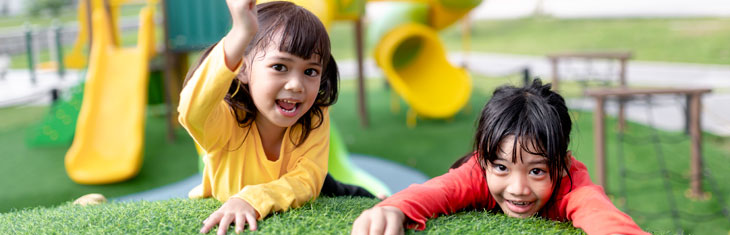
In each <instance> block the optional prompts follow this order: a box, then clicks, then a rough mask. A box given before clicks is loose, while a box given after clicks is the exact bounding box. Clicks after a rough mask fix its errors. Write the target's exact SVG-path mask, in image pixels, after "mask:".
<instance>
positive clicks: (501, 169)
mask: <svg viewBox="0 0 730 235" xmlns="http://www.w3.org/2000/svg"><path fill="white" fill-rule="evenodd" d="M494 169H495V170H497V171H500V172H504V171H507V167H506V166H504V165H502V164H494Z"/></svg>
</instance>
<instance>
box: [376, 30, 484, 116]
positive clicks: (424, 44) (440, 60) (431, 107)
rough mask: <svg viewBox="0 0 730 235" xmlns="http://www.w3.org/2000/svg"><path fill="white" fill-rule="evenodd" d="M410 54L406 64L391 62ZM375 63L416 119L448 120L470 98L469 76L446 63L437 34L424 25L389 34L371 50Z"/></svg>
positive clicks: (444, 53)
mask: <svg viewBox="0 0 730 235" xmlns="http://www.w3.org/2000/svg"><path fill="white" fill-rule="evenodd" d="M412 53H413V55H412V56H409V57H410V58H409V59H408V61H407V63H403V62H402V61H395V60H394V58H402V57H403V54H412ZM401 60H402V59H401ZM375 61H376V62H377V63H378V66H379V67H380V68H381V69H382V70H383V73H384V74H385V77H386V78H387V79H388V82H389V83H390V84H391V86H392V87H393V89H394V90H395V91H396V92H397V93H398V94H400V95H401V96H402V97H403V99H404V100H405V101H406V102H407V103H408V104H409V105H410V106H411V108H412V109H413V111H415V112H416V114H418V115H419V116H423V117H429V118H449V117H451V116H453V115H454V114H456V113H457V112H458V111H459V110H461V108H462V107H464V105H466V103H467V101H468V100H469V96H470V95H471V88H472V87H471V78H470V76H469V74H468V73H467V72H466V71H465V70H464V69H461V68H457V67H454V66H452V65H451V64H450V63H449V61H448V60H446V52H445V51H444V48H443V46H442V43H441V41H440V40H439V38H438V34H437V33H436V31H434V30H433V29H432V28H429V27H426V26H425V25H422V24H418V23H408V24H403V25H400V26H398V27H396V28H394V29H392V30H390V31H389V32H388V33H387V34H385V35H384V36H383V37H382V38H381V39H380V42H379V43H378V44H377V45H376V47H375Z"/></svg>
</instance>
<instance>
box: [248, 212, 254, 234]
mask: <svg viewBox="0 0 730 235" xmlns="http://www.w3.org/2000/svg"><path fill="white" fill-rule="evenodd" d="M246 221H248V229H249V230H251V231H256V216H254V215H252V214H251V213H246Z"/></svg>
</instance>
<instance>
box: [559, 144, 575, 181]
mask: <svg viewBox="0 0 730 235" xmlns="http://www.w3.org/2000/svg"><path fill="white" fill-rule="evenodd" d="M565 165H566V166H567V167H568V169H570V166H572V165H573V151H570V150H568V152H567V153H566V154H565ZM566 175H568V172H566V171H565V170H562V171H561V172H560V177H563V176H566Z"/></svg>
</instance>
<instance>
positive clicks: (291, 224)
mask: <svg viewBox="0 0 730 235" xmlns="http://www.w3.org/2000/svg"><path fill="white" fill-rule="evenodd" d="M377 202H378V200H376V199H367V198H348V197H339V198H328V197H323V198H319V199H317V200H315V201H314V202H311V203H308V204H305V205H304V206H302V207H301V208H298V209H292V210H289V211H287V212H284V213H274V214H273V215H271V216H269V217H267V218H266V219H264V220H263V221H259V224H258V231H256V232H254V233H255V234H259V233H260V234H347V233H349V232H350V230H351V229H352V223H353V221H355V218H357V216H359V215H360V213H361V212H362V211H363V210H365V209H367V208H370V207H372V206H373V205H375V204H376V203H377ZM220 205H221V203H220V202H218V201H216V200H214V199H204V200H190V199H171V200H165V201H156V202H147V201H140V202H128V203H116V202H112V203H106V204H101V205H95V206H86V207H83V206H78V205H72V204H70V203H67V204H64V205H61V206H58V207H53V208H32V209H25V210H21V211H13V212H9V213H4V214H0V233H2V234H56V233H61V234H67V233H73V234H78V233H81V234H194V233H197V232H198V231H199V230H200V228H201V225H202V224H201V221H203V220H204V219H205V218H207V216H208V215H210V213H212V212H213V211H215V210H216V209H217V208H218V207H219V206H220ZM215 232H216V230H211V233H215ZM407 232H408V233H409V234H413V233H414V231H413V230H408V231H407ZM425 232H426V233H428V234H459V233H467V234H477V233H498V234H582V233H583V232H582V231H581V230H579V229H576V228H573V227H572V226H571V224H570V223H561V222H556V221H549V220H545V219H539V218H529V219H516V218H510V217H507V216H505V215H504V214H493V213H489V212H484V211H466V212H460V213H457V214H454V215H451V216H441V217H439V218H437V219H433V220H429V221H428V223H427V229H426V230H425ZM232 233H233V232H232V229H229V234H232ZM247 233H248V231H247Z"/></svg>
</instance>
